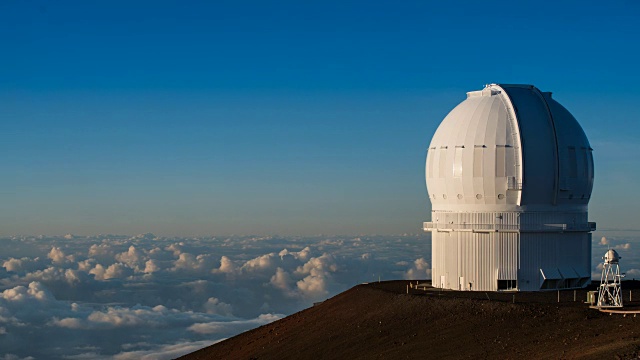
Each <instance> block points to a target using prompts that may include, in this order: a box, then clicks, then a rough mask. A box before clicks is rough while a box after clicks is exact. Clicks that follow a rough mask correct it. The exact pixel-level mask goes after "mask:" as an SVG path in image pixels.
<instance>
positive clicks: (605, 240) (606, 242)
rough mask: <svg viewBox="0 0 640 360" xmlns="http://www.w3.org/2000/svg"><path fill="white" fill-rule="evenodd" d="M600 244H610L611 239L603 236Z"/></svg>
mask: <svg viewBox="0 0 640 360" xmlns="http://www.w3.org/2000/svg"><path fill="white" fill-rule="evenodd" d="M600 245H609V240H608V239H607V238H606V237H604V236H603V237H602V239H600Z"/></svg>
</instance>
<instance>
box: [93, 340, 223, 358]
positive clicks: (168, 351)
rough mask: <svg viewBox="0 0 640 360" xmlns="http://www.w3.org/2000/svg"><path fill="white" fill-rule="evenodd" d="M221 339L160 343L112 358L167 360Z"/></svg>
mask: <svg viewBox="0 0 640 360" xmlns="http://www.w3.org/2000/svg"><path fill="white" fill-rule="evenodd" d="M222 340H223V339H219V340H215V341H211V340H202V341H192V342H184V343H178V344H170V345H161V346H158V347H156V348H154V349H150V350H138V351H129V352H121V353H119V354H116V355H115V356H114V357H113V359H114V360H169V359H175V358H178V357H180V356H182V355H185V354H189V353H191V352H194V351H196V350H200V349H202V348H204V347H207V346H210V345H213V344H215V343H216V342H219V341H222ZM92 355H95V354H92ZM87 359H92V357H88V358H87Z"/></svg>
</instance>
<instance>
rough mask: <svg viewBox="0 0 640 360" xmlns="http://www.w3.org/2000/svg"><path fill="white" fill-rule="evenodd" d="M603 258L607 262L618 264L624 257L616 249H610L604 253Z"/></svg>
mask: <svg viewBox="0 0 640 360" xmlns="http://www.w3.org/2000/svg"><path fill="white" fill-rule="evenodd" d="M602 259H604V262H606V263H607V264H617V263H618V262H620V259H622V258H621V257H620V255H618V252H617V251H615V250H613V249H609V250H608V251H607V252H606V253H605V254H604V256H603V257H602Z"/></svg>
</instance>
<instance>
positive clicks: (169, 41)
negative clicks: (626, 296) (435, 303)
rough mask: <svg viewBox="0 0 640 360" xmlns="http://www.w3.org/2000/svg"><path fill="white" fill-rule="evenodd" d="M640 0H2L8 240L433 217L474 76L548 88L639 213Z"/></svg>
mask: <svg viewBox="0 0 640 360" xmlns="http://www.w3.org/2000/svg"><path fill="white" fill-rule="evenodd" d="M639 15H640V5H638V4H637V3H636V2H632V1H618V2H615V1H614V2H609V3H607V4H605V3H603V2H578V1H567V2H562V3H561V4H549V5H546V4H542V3H540V2H533V1H532V2H522V3H513V2H506V1H505V2H500V1H494V2H471V1H470V2H456V3H445V2H426V1H424V2H404V3H402V4H397V3H394V4H391V3H385V2H375V1H374V2H365V1H362V2H326V1H325V2H294V1H291V2H286V1H283V2H280V1H278V2H269V3H267V2H257V1H256V2H238V1H234V2H231V1H230V2H222V1H221V2H212V3H208V2H207V3H205V2H200V3H198V2H195V3H191V4H189V5H188V6H187V5H185V4H184V3H182V2H177V1H176V2H168V1H153V2H151V1H149V2H144V1H139V2H135V3H134V4H131V3H130V2H118V1H115V2H99V3H96V2H80V1H77V2H72V1H60V2H56V3H50V2H45V1H31V2H26V1H11V0H10V1H3V2H1V3H0V54H1V55H2V56H0V154H2V155H3V156H1V157H0V164H1V165H2V169H3V176H1V177H0V235H13V234H40V233H47V234H63V233H68V232H71V233H80V234H93V233H128V234H133V233H142V232H154V233H157V234H163V235H183V236H191V235H205V234H231V233H236V234H248V233H270V234H302V235H307V234H318V233H329V234H354V233H378V234H389V233H416V232H419V231H420V225H421V222H422V221H424V220H427V219H428V216H429V203H428V199H427V196H426V189H425V185H424V156H425V153H426V148H427V146H428V144H429V141H430V139H431V136H432V135H433V132H434V131H435V129H436V127H437V125H438V124H439V122H440V121H441V120H442V119H443V118H444V116H445V115H446V114H447V113H448V112H449V111H450V110H451V109H452V108H453V107H454V106H455V105H456V104H457V103H459V102H460V101H462V100H463V99H464V97H465V92H466V91H470V90H477V89H480V88H482V86H483V85H484V84H486V83H492V82H496V83H500V82H502V83H531V84H534V85H536V86H538V87H539V88H540V89H542V90H543V91H552V92H553V93H554V98H555V99H557V100H558V101H559V102H560V103H562V104H563V105H565V107H567V108H568V109H569V110H570V111H571V112H572V113H573V114H574V116H575V117H576V118H577V119H578V120H579V121H580V123H581V124H582V126H583V128H584V129H585V131H586V133H587V135H588V137H589V139H590V141H591V144H592V147H593V148H594V149H595V152H594V154H595V166H596V183H595V190H594V194H593V197H592V200H591V204H590V212H591V215H590V217H591V220H592V221H597V222H598V226H599V228H616V229H629V228H638V226H637V214H638V213H639V212H640V211H639V210H640V209H639V207H640V206H639V205H638V204H639V203H640V195H639V194H638V192H637V191H634V188H635V186H637V179H638V176H639V175H640V170H639V169H638V165H639V164H640V162H639V161H638V158H639V155H640V145H638V142H637V138H638V137H639V136H640V125H639V124H638V121H637V119H638V114H640V102H638V98H639V95H640V94H639V93H640V91H639V90H638V89H637V88H638V87H637V84H638V83H639V82H640V74H639V72H638V70H637V64H639V63H640V47H639V46H638V39H639V38H640V25H638V22H637V18H638V16H639Z"/></svg>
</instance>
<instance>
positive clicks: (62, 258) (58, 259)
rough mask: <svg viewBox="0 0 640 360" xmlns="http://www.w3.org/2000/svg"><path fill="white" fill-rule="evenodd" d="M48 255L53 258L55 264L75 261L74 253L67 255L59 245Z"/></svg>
mask: <svg viewBox="0 0 640 360" xmlns="http://www.w3.org/2000/svg"><path fill="white" fill-rule="evenodd" d="M47 257H48V258H49V259H51V261H52V262H53V263H54V264H62V263H65V262H73V261H74V257H73V255H69V256H66V255H65V253H64V252H63V251H62V250H61V249H60V248H59V247H56V246H54V247H52V248H51V251H49V254H48V255H47Z"/></svg>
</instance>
